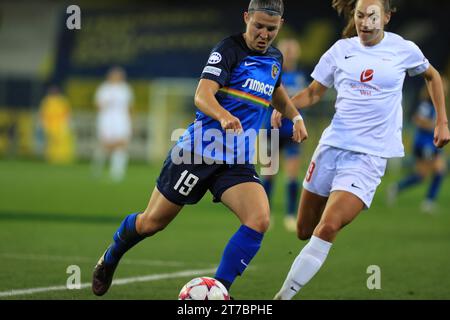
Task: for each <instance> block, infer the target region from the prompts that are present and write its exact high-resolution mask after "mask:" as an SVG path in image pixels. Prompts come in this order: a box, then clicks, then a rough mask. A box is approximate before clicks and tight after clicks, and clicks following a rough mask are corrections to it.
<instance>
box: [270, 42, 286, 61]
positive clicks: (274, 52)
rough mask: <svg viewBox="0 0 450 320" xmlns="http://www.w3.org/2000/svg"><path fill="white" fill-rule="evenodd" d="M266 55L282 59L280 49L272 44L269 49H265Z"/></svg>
mask: <svg viewBox="0 0 450 320" xmlns="http://www.w3.org/2000/svg"><path fill="white" fill-rule="evenodd" d="M266 55H268V56H271V57H274V58H275V59H277V60H281V61H282V60H283V54H282V53H281V51H280V49H278V48H277V47H275V46H273V45H271V46H270V47H269V49H267V52H266Z"/></svg>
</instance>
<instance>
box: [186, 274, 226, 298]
mask: <svg viewBox="0 0 450 320" xmlns="http://www.w3.org/2000/svg"><path fill="white" fill-rule="evenodd" d="M178 300H230V295H229V294H228V290H227V289H226V288H225V286H224V285H223V284H222V283H220V281H218V280H216V279H214V278H209V277H199V278H195V279H192V280H191V281H189V282H188V283H186V284H185V285H184V287H183V288H182V289H181V291H180V294H179V295H178Z"/></svg>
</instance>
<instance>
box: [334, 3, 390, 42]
mask: <svg viewBox="0 0 450 320" xmlns="http://www.w3.org/2000/svg"><path fill="white" fill-rule="evenodd" d="M380 2H381V3H382V5H383V7H384V12H386V13H394V12H396V11H397V9H396V8H394V7H393V6H392V3H391V2H392V1H391V0H380ZM357 3H358V0H333V1H332V4H331V6H332V7H333V9H334V10H336V11H337V13H338V14H339V15H342V16H343V17H344V18H345V19H346V20H347V21H348V22H347V25H346V26H345V28H344V31H342V37H343V38H351V37H355V36H356V35H357V33H356V25H355V19H354V14H355V8H356V4H357Z"/></svg>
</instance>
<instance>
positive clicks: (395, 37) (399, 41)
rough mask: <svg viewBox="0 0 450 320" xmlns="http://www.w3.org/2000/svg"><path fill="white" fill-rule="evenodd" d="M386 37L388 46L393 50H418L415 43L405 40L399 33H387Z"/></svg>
mask: <svg viewBox="0 0 450 320" xmlns="http://www.w3.org/2000/svg"><path fill="white" fill-rule="evenodd" d="M385 36H386V37H387V41H386V42H387V43H386V45H388V46H389V47H391V48H398V49H404V50H409V49H411V48H417V45H416V44H415V43H414V42H413V41H411V40H408V39H405V38H403V37H402V36H401V35H399V34H397V33H393V32H387V31H385Z"/></svg>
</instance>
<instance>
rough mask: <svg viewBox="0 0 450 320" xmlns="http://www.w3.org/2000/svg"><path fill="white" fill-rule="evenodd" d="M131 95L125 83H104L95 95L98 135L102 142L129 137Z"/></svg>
mask: <svg viewBox="0 0 450 320" xmlns="http://www.w3.org/2000/svg"><path fill="white" fill-rule="evenodd" d="M132 101H133V94H132V91H131V90H130V88H129V86H128V85H127V84H126V83H117V84H115V83H104V84H102V85H101V86H100V87H99V88H98V90H97V92H96V94H95V102H96V104H97V106H99V114H98V119H97V128H98V135H99V136H100V138H101V139H102V140H106V141H110V142H114V141H116V140H123V139H127V138H129V137H130V135H131V119H130V112H129V110H130V107H131V103H132Z"/></svg>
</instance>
